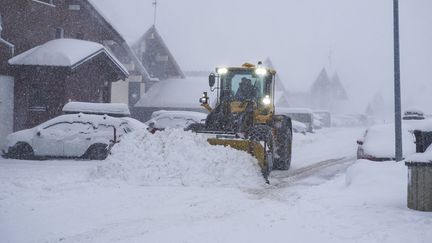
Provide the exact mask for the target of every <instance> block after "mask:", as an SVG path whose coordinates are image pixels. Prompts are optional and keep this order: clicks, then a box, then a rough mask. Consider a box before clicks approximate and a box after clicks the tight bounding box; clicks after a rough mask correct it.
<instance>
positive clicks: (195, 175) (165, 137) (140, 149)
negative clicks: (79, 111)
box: [95, 129, 264, 187]
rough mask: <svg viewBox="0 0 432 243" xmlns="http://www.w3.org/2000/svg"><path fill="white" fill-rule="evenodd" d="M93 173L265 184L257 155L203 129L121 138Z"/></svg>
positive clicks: (151, 180)
mask: <svg viewBox="0 0 432 243" xmlns="http://www.w3.org/2000/svg"><path fill="white" fill-rule="evenodd" d="M95 175H96V176H98V177H103V178H120V179H123V180H125V181H127V182H129V183H132V184H138V185H143V186H198V187H204V186H235V187H256V186H259V185H263V184H264V179H263V178H262V175H261V173H260V168H259V166H258V164H257V161H256V159H255V158H253V157H252V156H250V155H249V154H247V153H245V152H242V151H237V150H234V149H231V148H226V147H223V146H212V145H209V144H208V143H207V141H206V137H205V136H204V135H202V134H194V133H191V132H184V131H182V130H177V129H168V130H166V131H163V132H157V133H156V134H150V133H148V132H147V131H145V130H143V131H137V132H135V133H132V134H130V135H128V136H127V137H125V138H123V140H122V142H121V143H119V144H118V145H116V146H115V147H114V148H113V150H112V155H111V156H109V157H108V159H107V160H106V163H104V164H102V165H99V166H98V168H97V170H96V172H95Z"/></svg>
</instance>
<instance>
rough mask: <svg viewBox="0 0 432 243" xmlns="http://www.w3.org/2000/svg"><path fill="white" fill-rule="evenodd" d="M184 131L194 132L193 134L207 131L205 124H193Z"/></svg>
mask: <svg viewBox="0 0 432 243" xmlns="http://www.w3.org/2000/svg"><path fill="white" fill-rule="evenodd" d="M184 130H185V131H192V132H199V131H205V130H206V126H205V124H202V123H192V124H190V125H189V126H187V127H186V128H185V129H184Z"/></svg>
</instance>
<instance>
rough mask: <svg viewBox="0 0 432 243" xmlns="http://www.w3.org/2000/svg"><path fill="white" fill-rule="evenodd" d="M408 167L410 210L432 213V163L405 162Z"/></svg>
mask: <svg viewBox="0 0 432 243" xmlns="http://www.w3.org/2000/svg"><path fill="white" fill-rule="evenodd" d="M405 165H407V166H408V208H411V209H414V210H419V211H428V212H432V163H431V162H426V163H422V162H405Z"/></svg>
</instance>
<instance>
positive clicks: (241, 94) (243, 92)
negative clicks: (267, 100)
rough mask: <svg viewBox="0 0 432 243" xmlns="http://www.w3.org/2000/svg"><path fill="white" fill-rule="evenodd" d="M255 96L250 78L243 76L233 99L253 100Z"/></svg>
mask: <svg viewBox="0 0 432 243" xmlns="http://www.w3.org/2000/svg"><path fill="white" fill-rule="evenodd" d="M255 98H256V89H255V87H254V86H253V85H252V82H251V80H250V79H248V78H245V77H243V78H242V79H241V82H240V84H239V88H238V89H237V92H236V94H235V99H236V100H239V101H245V100H254V99H255Z"/></svg>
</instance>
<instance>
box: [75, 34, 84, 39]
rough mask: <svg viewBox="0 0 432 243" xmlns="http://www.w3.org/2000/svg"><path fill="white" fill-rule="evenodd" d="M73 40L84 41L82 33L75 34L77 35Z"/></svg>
mask: <svg viewBox="0 0 432 243" xmlns="http://www.w3.org/2000/svg"><path fill="white" fill-rule="evenodd" d="M75 38H76V39H78V40H84V33H82V32H77V33H76V34H75Z"/></svg>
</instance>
